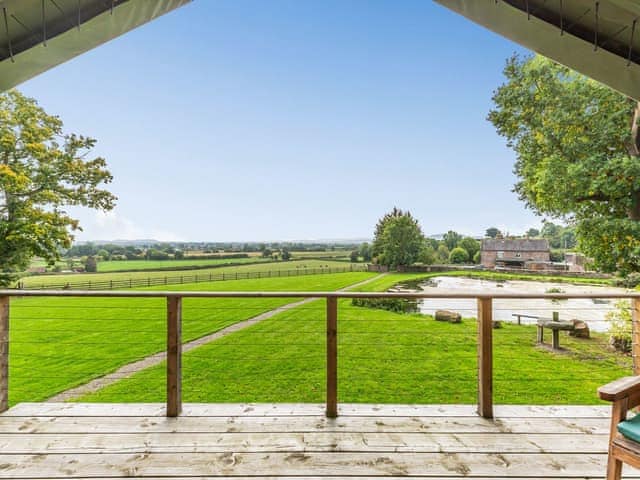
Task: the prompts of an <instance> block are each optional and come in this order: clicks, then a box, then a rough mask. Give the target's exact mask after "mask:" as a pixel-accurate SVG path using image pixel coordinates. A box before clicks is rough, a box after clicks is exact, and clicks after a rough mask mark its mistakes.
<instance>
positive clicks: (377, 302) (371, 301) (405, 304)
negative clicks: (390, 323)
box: [351, 298, 417, 313]
mask: <svg viewBox="0 0 640 480" xmlns="http://www.w3.org/2000/svg"><path fill="white" fill-rule="evenodd" d="M351 305H353V306H355V307H367V308H378V309H380V310H387V311H389V312H396V313H413V312H415V311H416V310H417V304H416V302H415V301H414V302H410V301H408V300H406V299H404V298H353V299H351Z"/></svg>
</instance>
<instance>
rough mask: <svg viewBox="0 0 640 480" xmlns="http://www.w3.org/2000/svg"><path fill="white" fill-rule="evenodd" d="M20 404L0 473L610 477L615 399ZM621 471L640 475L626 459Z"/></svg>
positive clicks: (1, 429)
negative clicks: (489, 406) (590, 402)
mask: <svg viewBox="0 0 640 480" xmlns="http://www.w3.org/2000/svg"><path fill="white" fill-rule="evenodd" d="M339 413H340V416H339V417H338V418H337V419H330V418H326V416H325V412H324V405H320V404H297V405H296V404H185V405H184V409H183V414H182V415H181V416H180V417H178V418H167V417H165V416H164V414H165V410H164V405H162V404H86V403H84V404H69V403H67V404H62V403H59V404H55V403H46V404H45V403H23V404H19V405H17V406H15V407H13V408H12V409H10V410H8V411H7V412H5V413H3V414H2V415H0V457H1V458H0V478H113V477H116V478H120V477H125V478H126V477H147V478H158V477H163V478H213V477H216V478H219V477H223V478H224V477H234V478H238V477H243V476H246V477H251V478H256V477H257V478H261V477H262V478H267V477H268V478H274V477H280V476H282V477H287V478H289V479H291V478H326V477H329V478H344V477H346V476H349V477H352V478H353V477H356V478H358V477H360V478H371V477H390V478H393V477H402V476H412V477H417V478H431V479H434V478H443V477H447V478H456V477H481V478H484V479H487V478H514V479H515V478H561V479H566V478H603V477H604V474H605V466H606V459H607V455H606V452H607V436H608V428H609V414H610V409H609V407H608V406H544V407H536V406H496V407H495V414H496V418H495V419H494V420H487V419H484V418H481V417H479V416H478V415H477V414H476V413H475V407H474V406H471V405H426V406H412V405H367V404H341V405H340V411H339ZM623 474H624V477H626V478H630V477H634V478H638V477H640V472H638V471H636V470H633V469H631V468H629V467H625V470H624V472H623Z"/></svg>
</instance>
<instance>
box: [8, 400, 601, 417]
mask: <svg viewBox="0 0 640 480" xmlns="http://www.w3.org/2000/svg"><path fill="white" fill-rule="evenodd" d="M324 409H325V405H324V404H321V403H299V404H287V403H276V404H265V403H245V404H233V403H229V404H227V403H222V404H198V403H187V404H184V405H183V413H182V414H183V415H185V416H192V417H197V416H203V417H216V416H219V417H228V416H239V415H242V416H302V415H323V414H324ZM494 412H495V415H496V417H518V418H540V417H550V418H554V417H583V418H584V417H593V418H608V417H609V415H610V414H611V407H609V406H607V405H593V406H585V405H560V406H552V405H533V406H531V405H496V406H495V407H494ZM338 413H339V415H343V416H387V417H392V416H393V417H442V416H447V417H471V416H476V415H477V413H476V407H475V406H474V405H375V404H348V403H347V404H344V403H341V404H340V405H339V409H338ZM108 415H117V416H120V417H141V416H146V417H152V416H156V417H160V416H164V415H165V405H164V404H161V403H126V404H122V403H47V404H42V403H20V404H18V405H16V406H14V407H12V408H10V409H9V410H7V411H6V412H4V413H3V414H2V416H15V417H20V416H22V417H24V416H72V417H81V416H89V417H91V416H108Z"/></svg>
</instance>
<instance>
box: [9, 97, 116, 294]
mask: <svg viewBox="0 0 640 480" xmlns="http://www.w3.org/2000/svg"><path fill="white" fill-rule="evenodd" d="M95 143H96V141H95V140H93V139H91V138H88V137H83V136H80V135H75V134H65V133H64V132H63V124H62V121H61V120H60V119H59V118H58V117H55V116H52V115H48V114H47V113H46V112H45V111H44V110H43V109H42V108H40V107H39V106H38V104H37V103H36V101H35V100H33V99H31V98H27V97H25V96H24V95H22V94H21V93H19V92H17V91H15V90H12V91H10V92H6V93H3V94H0V219H2V221H1V222H0V285H8V284H9V283H10V282H11V281H12V280H13V279H14V278H15V273H16V272H19V271H23V270H25V269H26V268H27V266H28V264H29V262H30V260H31V258H32V257H34V256H38V257H41V258H43V259H45V260H46V261H47V262H48V263H50V264H53V263H54V262H55V261H57V260H59V258H60V251H61V249H65V248H69V247H70V246H71V240H72V238H73V236H72V235H71V232H72V231H74V230H78V229H79V228H80V226H79V224H78V221H77V220H75V219H74V218H72V217H71V216H69V215H68V214H67V213H66V211H65V210H64V209H65V208H66V207H68V206H85V207H89V208H95V209H99V210H110V209H112V208H113V205H114V202H115V197H114V196H113V195H112V194H111V193H109V192H108V191H106V190H102V189H100V188H99V186H100V185H101V184H105V183H109V182H110V181H111V178H112V177H111V174H110V173H109V172H108V171H107V170H106V163H105V161H104V159H102V158H96V159H93V160H86V159H85V158H86V156H87V155H88V154H89V152H90V150H91V148H93V146H94V145H95Z"/></svg>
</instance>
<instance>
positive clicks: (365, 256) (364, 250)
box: [358, 242, 371, 262]
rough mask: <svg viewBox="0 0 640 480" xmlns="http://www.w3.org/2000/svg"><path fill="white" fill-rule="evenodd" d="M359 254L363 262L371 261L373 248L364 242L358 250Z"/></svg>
mask: <svg viewBox="0 0 640 480" xmlns="http://www.w3.org/2000/svg"><path fill="white" fill-rule="evenodd" d="M358 254H359V255H360V256H361V257H362V261H363V262H370V261H371V247H370V246H369V244H368V243H367V242H364V243H362V244H361V245H360V248H359V249H358Z"/></svg>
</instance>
